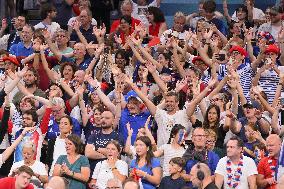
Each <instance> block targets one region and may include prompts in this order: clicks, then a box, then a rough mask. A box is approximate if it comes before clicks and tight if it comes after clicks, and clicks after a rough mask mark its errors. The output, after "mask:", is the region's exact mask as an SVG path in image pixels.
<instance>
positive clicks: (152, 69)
mask: <svg viewBox="0 0 284 189" xmlns="http://www.w3.org/2000/svg"><path fill="white" fill-rule="evenodd" d="M145 66H146V68H147V70H148V71H149V72H150V73H154V72H155V71H156V70H157V68H156V66H155V65H154V64H153V63H151V62H149V61H146V63H145Z"/></svg>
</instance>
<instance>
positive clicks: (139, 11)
mask: <svg viewBox="0 0 284 189" xmlns="http://www.w3.org/2000/svg"><path fill="white" fill-rule="evenodd" d="M132 4H133V11H132V14H131V15H132V17H133V18H135V19H137V20H140V21H141V22H142V23H143V24H145V25H146V26H148V25H149V22H148V19H147V16H146V15H147V12H148V7H158V5H157V1H156V0H154V1H153V2H152V3H150V4H149V5H146V6H139V5H138V4H137V3H135V2H133V1H132Z"/></svg>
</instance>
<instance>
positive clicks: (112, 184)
mask: <svg viewBox="0 0 284 189" xmlns="http://www.w3.org/2000/svg"><path fill="white" fill-rule="evenodd" d="M107 187H108V188H117V189H122V183H121V181H120V180H119V179H117V178H112V179H109V180H108V181H107Z"/></svg>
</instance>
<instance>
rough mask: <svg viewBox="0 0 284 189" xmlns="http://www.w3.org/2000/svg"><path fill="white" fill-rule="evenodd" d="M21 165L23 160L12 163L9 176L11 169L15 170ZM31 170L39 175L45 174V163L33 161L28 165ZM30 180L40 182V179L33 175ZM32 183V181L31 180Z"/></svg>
mask: <svg viewBox="0 0 284 189" xmlns="http://www.w3.org/2000/svg"><path fill="white" fill-rule="evenodd" d="M22 165H24V160H23V161H18V162H16V163H14V164H13V165H12V167H11V170H10V173H9V176H11V175H12V173H13V171H14V170H16V169H17V168H19V167H21V166H22ZM29 167H30V168H31V169H32V170H33V172H34V173H35V174H39V175H45V176H47V171H46V169H45V165H44V164H43V163H41V162H40V161H35V162H34V164H33V165H31V166H29ZM31 180H34V181H37V182H38V183H41V181H40V180H39V179H38V178H37V177H35V176H33V177H32V179H31ZM33 183H34V182H33Z"/></svg>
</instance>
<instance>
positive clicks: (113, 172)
mask: <svg viewBox="0 0 284 189" xmlns="http://www.w3.org/2000/svg"><path fill="white" fill-rule="evenodd" d="M120 152H121V147H120V145H119V143H118V142H117V141H115V140H112V141H109V142H108V144H107V146H106V155H107V160H104V161H101V162H99V163H97V165H96V167H95V170H94V172H93V176H92V180H91V182H90V187H91V188H94V187H95V186H96V187H97V188H98V189H105V188H106V184H107V181H108V180H109V179H112V178H115V177H116V178H118V179H119V180H120V181H121V182H124V181H125V179H126V177H127V176H128V165H127V163H126V162H124V161H122V160H120V159H119V156H120Z"/></svg>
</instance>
